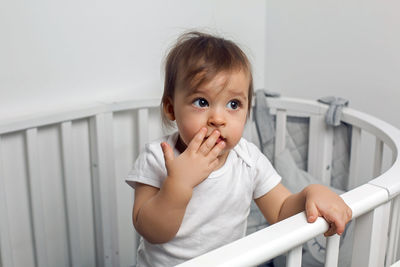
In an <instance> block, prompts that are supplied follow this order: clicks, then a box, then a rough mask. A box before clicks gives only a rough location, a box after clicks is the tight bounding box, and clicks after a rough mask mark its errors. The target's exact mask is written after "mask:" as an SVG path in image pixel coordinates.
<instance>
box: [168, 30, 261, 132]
mask: <svg viewBox="0 0 400 267" xmlns="http://www.w3.org/2000/svg"><path fill="white" fill-rule="evenodd" d="M239 70H243V71H245V72H246V73H248V77H249V91H248V114H249V113H250V109H251V100H252V95H253V77H252V72H251V65H250V62H249V60H248V58H247V56H246V54H245V53H244V52H243V51H242V50H241V49H240V48H239V47H238V46H237V45H236V44H235V43H234V42H232V41H230V40H226V39H224V38H221V37H216V36H213V35H210V34H207V33H202V32H197V31H192V32H188V33H184V34H182V35H181V36H180V37H179V39H178V41H177V42H176V44H175V45H174V46H173V47H172V49H171V50H170V51H169V53H168V55H167V57H166V62H165V81H164V93H163V96H162V99H161V110H162V111H163V109H164V106H165V105H166V104H167V103H168V100H169V99H170V100H173V99H174V94H175V90H176V89H177V87H179V88H187V89H189V90H190V89H194V88H197V87H198V86H201V85H202V84H207V83H208V82H210V81H211V80H212V79H214V78H215V76H216V75H217V74H219V73H221V72H228V73H229V72H233V71H239ZM161 113H162V119H163V123H164V125H165V126H171V124H172V123H171V121H170V120H168V119H167V118H166V117H165V114H164V112H161Z"/></svg>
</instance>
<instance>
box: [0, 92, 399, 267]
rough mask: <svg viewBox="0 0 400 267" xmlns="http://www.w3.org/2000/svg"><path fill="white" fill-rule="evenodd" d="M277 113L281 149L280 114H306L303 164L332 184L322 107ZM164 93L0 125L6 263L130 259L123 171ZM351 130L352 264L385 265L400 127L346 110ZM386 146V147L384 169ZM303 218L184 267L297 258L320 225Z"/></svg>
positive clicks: (128, 193)
mask: <svg viewBox="0 0 400 267" xmlns="http://www.w3.org/2000/svg"><path fill="white" fill-rule="evenodd" d="M268 102H269V105H270V107H271V111H272V113H274V114H276V115H277V122H276V123H277V125H276V130H277V133H276V136H277V138H276V151H278V152H279V150H283V149H284V148H285V129H286V127H285V125H286V117H287V116H300V117H308V118H310V138H309V149H308V150H309V160H308V171H309V172H310V173H312V174H313V175H314V176H316V177H320V178H321V179H323V180H324V181H329V177H330V171H331V168H330V164H331V157H332V155H331V154H332V140H333V136H332V129H331V128H330V127H327V126H326V125H325V122H324V121H323V118H324V115H325V112H326V110H327V106H325V105H323V104H319V103H316V102H314V101H304V100H298V99H289V98H276V99H275V98H271V99H269V100H268ZM158 103H159V100H155V99H153V100H146V101H143V100H141V101H128V102H123V103H110V104H101V105H97V106H95V107H91V108H86V109H81V110H78V111H68V112H62V113H59V114H55V115H51V116H34V117H31V118H25V119H19V120H9V121H3V122H1V123H0V214H1V218H0V230H1V231H0V241H1V243H0V244H1V247H0V248H1V251H0V252H1V254H0V255H1V257H0V259H1V263H2V265H1V266H7V267H8V266H128V265H132V264H133V263H134V261H135V256H134V255H135V252H134V251H135V248H136V246H137V235H136V234H135V233H134V230H133V228H132V224H131V218H130V216H131V215H130V214H131V208H132V203H133V196H132V190H131V189H130V188H128V186H126V185H125V183H124V178H125V175H126V173H127V172H128V170H129V168H130V167H131V164H132V162H133V160H134V159H135V158H136V156H137V154H138V152H139V150H140V149H139V148H140V147H142V146H143V145H144V144H145V143H146V142H147V141H149V140H150V139H153V138H156V137H158V136H160V135H161V134H162V130H161V128H160V125H161V123H160V118H159V114H158V111H159V109H158ZM342 121H343V122H346V123H349V124H351V125H352V126H353V131H352V142H351V157H350V158H351V164H350V178H349V189H351V190H350V191H348V192H346V193H344V194H343V195H342V197H343V199H344V200H345V201H346V203H348V205H349V206H350V207H351V208H352V210H353V218H354V219H355V233H354V246H353V257H352V266H354V267H355V266H390V265H391V264H392V263H394V262H396V260H398V259H399V256H400V255H399V228H400V222H399V216H400V214H399V209H400V197H399V194H400V178H399V177H400V161H399V159H398V151H399V148H400V131H399V130H397V129H395V128H394V127H392V126H391V125H389V124H387V123H385V122H382V121H381V120H378V119H376V118H374V117H371V116H369V115H366V114H363V113H361V112H357V111H355V110H352V109H349V108H345V109H344V110H343V116H342ZM364 132H368V133H370V134H372V135H373V136H375V138H376V140H377V141H376V146H375V152H374V161H373V166H374V168H373V177H374V179H372V180H370V181H368V182H365V181H364V180H365V179H364V177H362V176H361V175H360V173H361V171H360V170H361V169H362V168H364V166H362V162H361V161H360V158H361V156H362V155H361V153H362V142H361V139H362V134H363V133H364ZM386 148H388V149H390V150H391V152H392V160H391V164H390V166H389V168H388V169H387V170H386V171H384V172H383V173H381V172H382V168H383V165H384V155H385V151H386ZM327 228H328V225H327V223H326V222H325V221H324V220H323V219H321V218H319V219H318V220H317V221H316V222H315V223H313V224H308V223H307V222H306V218H305V215H304V213H300V214H298V215H295V216H293V217H291V218H288V219H287V220H284V221H282V222H280V223H277V224H275V225H272V226H270V227H268V228H265V229H263V230H261V231H258V232H256V233H254V234H252V235H249V236H247V237H245V238H243V239H240V240H238V241H236V242H233V243H231V244H228V245H226V246H224V247H221V248H219V249H216V250H214V251H211V252H209V253H207V254H204V255H202V256H200V257H198V258H195V259H193V260H191V261H188V262H186V263H184V264H182V266H251V265H256V264H258V263H262V262H264V261H266V260H268V259H271V258H274V257H275V256H277V255H281V254H285V253H287V266H300V265H301V256H302V253H301V247H302V244H303V243H305V242H306V241H307V240H309V239H311V238H313V237H315V236H317V235H319V234H321V233H323V232H325V231H326V230H327ZM338 253H339V237H338V236H333V237H330V238H329V239H328V244H327V253H326V264H325V266H337V262H338Z"/></svg>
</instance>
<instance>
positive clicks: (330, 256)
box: [325, 235, 340, 267]
mask: <svg viewBox="0 0 400 267" xmlns="http://www.w3.org/2000/svg"><path fill="white" fill-rule="evenodd" d="M339 244H340V236H339V235H333V236H330V237H328V238H327V241H326V254H325V267H336V266H338V260H339Z"/></svg>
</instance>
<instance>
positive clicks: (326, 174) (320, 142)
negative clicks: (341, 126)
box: [308, 115, 333, 185]
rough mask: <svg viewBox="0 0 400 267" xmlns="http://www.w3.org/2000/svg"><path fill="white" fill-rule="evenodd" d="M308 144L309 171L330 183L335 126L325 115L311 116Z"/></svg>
mask: <svg viewBox="0 0 400 267" xmlns="http://www.w3.org/2000/svg"><path fill="white" fill-rule="evenodd" d="M308 140H309V144H308V172H309V173H310V174H311V175H313V176H314V177H316V178H318V179H320V180H321V181H323V183H324V184H328V185H329V184H330V179H331V164H332V146H333V128H332V126H329V125H327V124H326V122H325V118H324V116H321V115H318V116H317V115H313V116H311V117H310V133H309V139H308Z"/></svg>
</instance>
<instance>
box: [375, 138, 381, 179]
mask: <svg viewBox="0 0 400 267" xmlns="http://www.w3.org/2000/svg"><path fill="white" fill-rule="evenodd" d="M382 159H383V142H382V141H381V140H380V139H379V138H376V143H375V156H374V171H373V175H374V178H376V177H378V176H379V175H380V174H381V171H382Z"/></svg>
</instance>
